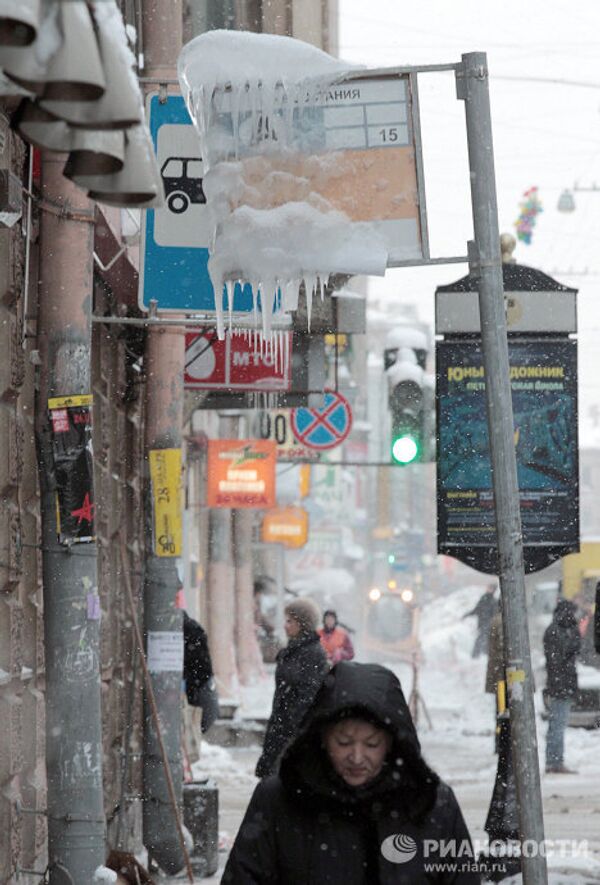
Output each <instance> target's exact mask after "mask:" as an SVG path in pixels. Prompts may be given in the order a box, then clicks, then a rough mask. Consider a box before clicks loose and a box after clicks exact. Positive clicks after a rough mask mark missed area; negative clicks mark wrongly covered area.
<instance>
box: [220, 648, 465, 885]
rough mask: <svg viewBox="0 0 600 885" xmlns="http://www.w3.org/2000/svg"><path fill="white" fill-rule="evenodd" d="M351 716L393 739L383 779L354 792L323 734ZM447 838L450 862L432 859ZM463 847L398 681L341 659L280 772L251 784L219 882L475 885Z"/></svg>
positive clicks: (458, 818) (457, 818) (449, 795)
mask: <svg viewBox="0 0 600 885" xmlns="http://www.w3.org/2000/svg"><path fill="white" fill-rule="evenodd" d="M351 716H355V717H356V716H360V717H362V718H364V719H367V720H368V721H370V722H373V723H374V724H377V725H378V726H380V727H383V728H385V729H387V730H388V731H389V732H390V733H391V735H392V737H393V743H392V748H391V750H390V753H389V754H388V757H387V760H386V763H385V765H384V767H383V769H382V771H381V772H380V774H379V775H378V776H377V777H376V778H375V779H374V780H373V781H371V782H370V783H369V784H366V785H365V786H364V787H357V788H352V787H350V786H348V785H347V784H346V783H345V782H344V781H343V780H342V779H341V778H340V777H338V776H337V775H336V773H335V772H334V770H333V768H332V766H331V764H330V762H329V759H328V757H327V755H326V753H325V751H324V749H323V747H322V738H321V735H322V730H323V726H324V725H325V724H326V723H331V722H336V721H339V720H340V719H342V718H345V717H351ZM426 840H429V842H427V841H426ZM451 840H455V842H456V844H457V845H458V846H460V848H459V850H460V851H461V856H460V857H458V858H457V860H452V859H448V857H446V858H445V859H444V858H441V856H440V854H438V853H437V852H438V848H437V847H436V846H439V843H440V842H446V843H448V842H449V841H451ZM469 851H470V841H469V834H468V831H467V828H466V825H465V822H464V820H463V817H462V814H461V812H460V809H459V807H458V803H457V801H456V799H455V797H454V794H453V792H452V790H451V789H450V788H449V787H448V786H446V784H444V783H442V782H441V781H440V780H439V778H438V777H437V775H436V774H434V772H433V771H431V769H430V768H429V767H428V766H427V765H426V763H425V762H424V760H423V758H422V756H421V750H420V746H419V741H418V739H417V735H416V732H415V729H414V726H413V723H412V719H411V716H410V713H409V710H408V707H407V704H406V701H405V699H404V695H403V694H402V689H401V688H400V683H399V682H398V680H397V678H396V677H395V676H394V674H393V673H392V672H391V671H389V670H387V669H386V668H385V667H381V666H379V665H377V664H356V663H350V662H346V661H344V662H342V663H340V664H338V665H337V666H336V667H334V668H333V670H332V671H331V672H330V673H329V674H328V675H327V676H326V677H325V680H324V682H323V685H322V687H321V689H320V691H319V694H318V695H317V698H316V700H315V703H314V704H313V706H312V707H311V709H310V710H309V712H308V714H307V716H306V718H305V720H304V722H303V724H302V730H301V732H300V734H299V735H298V737H297V738H296V740H295V741H294V742H293V743H292V744H291V745H290V746H289V747H288V749H287V750H286V751H285V753H284V755H283V758H282V761H281V766H280V771H279V775H278V776H274V777H269V778H266V779H265V780H264V781H262V782H261V783H260V784H259V785H258V786H257V787H256V790H255V791H254V794H253V796H252V799H251V800H250V805H249V806H248V810H247V811H246V815H245V817H244V820H243V822H242V825H241V827H240V830H239V833H238V835H237V838H236V840H235V844H234V846H233V849H232V852H231V855H230V857H229V861H228V863H227V866H226V868H225V872H224V874H223V879H222V882H223V883H227V885H429V883H438V885H451V883H452V885H474V883H478V882H479V881H480V877H479V875H478V874H476V873H474V872H472V871H471V870H472V868H473V867H472V864H473V861H472V858H471V857H469ZM429 864H430V865H431V866H430V867H429V869H427V868H426V866H427V865H429ZM455 865H458V867H459V869H456V866H455ZM434 867H435V868H434Z"/></svg>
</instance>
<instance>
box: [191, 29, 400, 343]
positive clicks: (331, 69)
mask: <svg viewBox="0 0 600 885" xmlns="http://www.w3.org/2000/svg"><path fill="white" fill-rule="evenodd" d="M352 67H354V66H351V65H348V64H347V63H344V62H341V61H339V60H337V59H334V58H332V57H331V56H329V55H327V54H326V53H324V52H322V51H321V50H319V49H316V48H315V47H314V46H310V45H309V44H307V43H303V42H301V41H299V40H294V39H292V38H289V37H279V36H275V35H272V34H252V33H247V32H239V31H237V32H236V31H211V32H209V33H206V34H202V35H201V36H199V37H196V38H195V39H194V40H192V41H191V42H190V43H188V44H187V46H185V47H184V49H183V51H182V53H181V55H180V58H179V65H178V70H179V80H180V83H181V87H182V91H183V94H184V97H185V100H186V103H187V107H188V110H189V112H190V116H191V118H192V120H193V122H194V125H195V127H196V129H197V131H198V133H199V136H200V146H201V152H202V158H203V162H204V181H203V187H204V192H205V195H206V199H207V205H208V207H209V209H210V210H211V213H212V224H213V229H214V234H213V242H212V246H211V248H210V252H211V257H210V260H209V272H210V276H211V280H212V283H213V287H214V290H215V292H217V293H220V292H222V291H223V287H224V285H225V287H226V301H227V303H228V306H229V309H230V311H231V305H232V299H233V292H234V284H235V282H240V283H242V282H247V283H250V284H251V285H252V288H253V291H254V299H255V312H256V310H257V309H258V307H259V306H260V309H261V312H262V323H263V333H265V334H270V328H271V316H272V313H273V312H274V311H275V310H283V311H290V310H295V309H296V307H297V304H298V295H299V291H300V288H301V286H302V285H304V289H305V293H306V299H307V307H308V315H309V321H310V306H311V300H312V296H313V293H315V292H317V291H320V293H321V297H322V295H323V286H324V285H325V284H326V282H327V280H328V278H329V275H330V274H331V273H348V274H353V273H371V274H383V273H384V272H385V268H386V264H387V256H388V251H387V246H386V244H385V241H384V239H383V238H382V237H381V235H380V234H379V233H378V232H376V231H375V229H374V228H373V226H372V225H371V224H370V223H369V222H364V221H359V222H351V221H350V219H349V218H348V216H347V215H346V214H345V213H344V212H342V211H339V210H338V209H336V208H334V206H333V205H332V203H331V202H330V201H329V200H328V199H327V196H325V195H324V193H323V192H324V191H326V190H327V187H328V185H331V182H333V183H334V184H335V178H336V175H337V176H338V177H339V176H340V174H341V173H340V171H339V168H338V166H339V164H338V163H337V162H336V153H335V152H333V153H332V152H329V153H321V154H320V153H319V134H320V129H319V126H321V127H322V125H323V124H322V122H321V117H320V116H319V114H318V113H315V112H314V110H315V106H318V104H319V102H320V101H321V98H320V97H322V96H323V94H324V93H325V92H326V91H327V90H328V89H329V88H330V87H331V85H332V84H333V83H334V82H335V81H336V80H338V79H339V78H340V77H341V76H342V75H343V74H347V73H348V72H349V71H350V70H351V68H352ZM311 114H312V116H311ZM259 297H260V301H259ZM216 302H217V303H216V305H215V308H216V310H217V316H218V330H219V335H220V336H221V337H222V335H223V332H224V318H223V304H222V302H221V298H219V297H217V298H216Z"/></svg>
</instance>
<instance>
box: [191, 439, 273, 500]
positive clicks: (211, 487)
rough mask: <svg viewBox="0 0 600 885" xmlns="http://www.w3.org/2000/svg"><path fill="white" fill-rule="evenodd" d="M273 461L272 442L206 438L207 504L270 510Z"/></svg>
mask: <svg viewBox="0 0 600 885" xmlns="http://www.w3.org/2000/svg"><path fill="white" fill-rule="evenodd" d="M276 464H277V451H276V445H275V443H274V442H269V441H267V440H255V439H211V440H209V441H208V483H207V501H206V503H207V506H208V507H232V508H236V509H237V508H240V507H248V508H255V509H257V510H268V509H271V508H272V507H274V506H275V466H276Z"/></svg>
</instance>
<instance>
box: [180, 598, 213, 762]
mask: <svg viewBox="0 0 600 885" xmlns="http://www.w3.org/2000/svg"><path fill="white" fill-rule="evenodd" d="M183 681H184V691H185V696H186V699H187V703H188V705H189V707H190V710H188V708H187V707H186V708H185V710H184V719H183V723H184V733H185V736H186V737H187V738H189V741H190V744H191V746H189V747H188V742H187V740H185V741H184V744H185V747H186V750H188V749H189V750H191V751H192V755H193V756H194V757H195V758H196V759H199V758H200V743H201V741H200V735H201V734H204V732H206V731H208V729H209V728H210V727H211V725H212V724H213V723H214V722H215V720H216V719H217V717H218V715H219V694H218V692H217V685H216V682H215V677H214V673H213V667H212V661H211V657H210V650H209V647H208V636H207V635H206V631H205V630H204V628H203V627H202V626H201V625H200V624H199V623H198V621H195V620H194V618H190V616H189V615H188V613H187V612H186V611H184V612H183Z"/></svg>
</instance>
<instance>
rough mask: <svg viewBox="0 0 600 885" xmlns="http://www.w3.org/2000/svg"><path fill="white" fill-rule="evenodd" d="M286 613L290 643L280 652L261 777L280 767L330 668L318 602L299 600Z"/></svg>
mask: <svg viewBox="0 0 600 885" xmlns="http://www.w3.org/2000/svg"><path fill="white" fill-rule="evenodd" d="M284 612H285V632H286V634H287V637H288V644H287V646H286V647H285V648H282V649H281V651H280V652H278V654H277V666H276V669H275V695H274V697H273V710H272V712H271V716H270V718H269V722H268V723H267V730H266V734H265V741H264V745H263V751H262V755H261V757H260V759H259V760H258V763H257V766H256V776H257V777H266V776H267V775H269V774H272V773H273V772H274V771H275V770H276V766H277V761H278V759H279V756H280V754H281V752H282V750H283V749H284V747H285V746H286V744H287V743H288V742H289V740H290V739H291V738H292V737H294V736H295V735H296V734H297V731H298V727H299V725H300V722H301V721H302V718H303V717H304V714H305V713H306V711H307V710H308V708H309V707H310V705H311V704H312V702H313V701H314V699H315V695H316V693H317V691H318V689H319V686H320V685H321V682H322V680H323V676H324V675H325V673H326V672H327V669H328V665H327V658H326V656H325V652H324V651H323V648H322V646H321V643H320V640H319V635H318V633H317V626H318V624H319V620H320V618H319V609H318V608H317V606H316V605H315V603H314V602H313V601H312V600H311V599H295V600H294V601H293V602H290V603H288V604H287V605H286V607H285V610H284Z"/></svg>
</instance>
